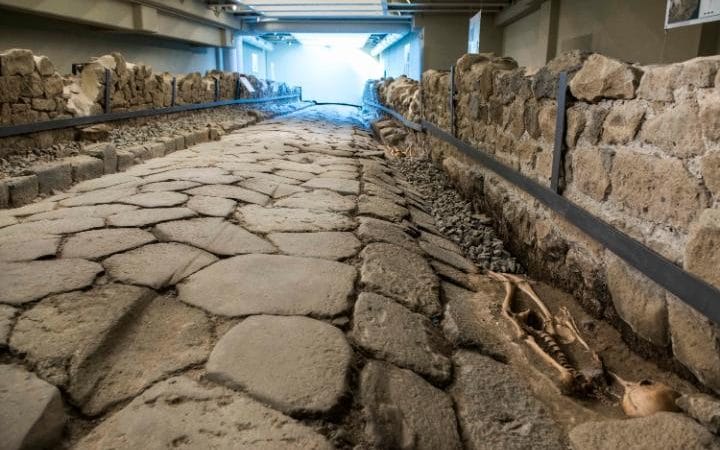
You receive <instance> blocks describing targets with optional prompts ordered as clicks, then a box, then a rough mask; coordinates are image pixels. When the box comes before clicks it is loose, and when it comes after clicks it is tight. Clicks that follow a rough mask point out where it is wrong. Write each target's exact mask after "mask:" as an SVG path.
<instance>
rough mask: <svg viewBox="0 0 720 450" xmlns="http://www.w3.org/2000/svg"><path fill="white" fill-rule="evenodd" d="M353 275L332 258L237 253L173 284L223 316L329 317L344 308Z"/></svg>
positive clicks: (194, 302)
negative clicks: (183, 280)
mask: <svg viewBox="0 0 720 450" xmlns="http://www.w3.org/2000/svg"><path fill="white" fill-rule="evenodd" d="M228 274H233V276H232V277H228ZM355 278H356V272H355V269H354V268H353V267H352V266H349V265H346V264H342V263H338V262H334V261H325V260H322V259H315V258H298V257H295V256H281V255H242V256H236V257H234V258H230V259H225V260H222V261H220V262H218V263H216V264H213V265H212V266H210V267H208V268H206V269H204V270H201V271H200V272H198V273H196V274H195V275H193V276H191V277H190V278H188V279H187V280H186V281H185V282H184V283H181V284H180V285H179V286H178V288H179V296H178V298H179V299H180V300H182V301H184V302H186V303H188V304H191V305H194V306H197V307H199V308H203V309H205V310H207V311H209V312H211V313H213V314H220V315H225V316H247V315H251V314H278V315H295V314H297V315H311V316H318V317H333V316H336V315H339V314H342V313H343V312H345V311H347V310H348V309H349V308H350V303H349V296H350V293H351V292H352V290H353V285H354V282H355Z"/></svg>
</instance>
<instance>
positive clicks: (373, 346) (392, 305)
mask: <svg viewBox="0 0 720 450" xmlns="http://www.w3.org/2000/svg"><path fill="white" fill-rule="evenodd" d="M352 336H353V338H354V339H355V341H356V342H357V343H358V344H359V345H360V346H361V347H362V348H363V349H365V350H366V351H367V352H369V353H370V355H372V357H374V358H376V359H382V360H385V361H388V362H391V363H393V364H395V365H397V366H399V367H403V368H405V369H410V370H413V371H414V372H417V373H418V374H420V375H424V376H425V377H427V378H428V379H430V380H433V381H435V382H437V383H440V384H442V383H445V382H447V381H448V380H449V379H450V376H451V373H452V362H451V361H450V358H449V357H448V356H447V355H449V354H450V351H451V349H450V345H449V344H448V343H447V342H446V341H445V339H444V338H443V337H442V335H441V334H440V333H439V332H438V331H437V330H436V329H435V328H434V327H433V325H432V323H431V322H430V319H428V318H427V317H425V316H423V315H421V314H417V313H414V312H411V311H409V310H408V309H407V308H405V307H404V306H402V305H400V304H398V303H396V302H394V301H393V300H390V299H389V298H387V297H383V296H381V295H376V294H370V293H367V292H363V293H362V294H360V296H359V298H358V301H357V302H356V303H355V313H354V315H353V330H352Z"/></svg>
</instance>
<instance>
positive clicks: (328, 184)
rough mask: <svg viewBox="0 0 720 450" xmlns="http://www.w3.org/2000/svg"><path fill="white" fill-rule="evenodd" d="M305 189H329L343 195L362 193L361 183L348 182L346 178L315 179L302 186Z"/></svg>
mask: <svg viewBox="0 0 720 450" xmlns="http://www.w3.org/2000/svg"><path fill="white" fill-rule="evenodd" d="M302 186H303V187H307V188H313V189H328V190H331V191H335V192H339V193H341V194H353V195H357V194H359V193H360V183H358V182H357V181H355V180H346V179H344V178H319V177H318V178H313V179H312V180H309V181H306V182H305V183H303V184H302Z"/></svg>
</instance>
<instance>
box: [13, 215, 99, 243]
mask: <svg viewBox="0 0 720 450" xmlns="http://www.w3.org/2000/svg"><path fill="white" fill-rule="evenodd" d="M103 225H105V221H104V220H103V219H100V218H98V217H84V218H79V217H78V218H76V217H70V218H66V219H55V220H38V221H35V222H24V223H18V224H16V225H10V226H9V227H5V228H3V229H2V230H0V242H4V241H6V240H7V239H6V238H8V237H12V236H14V235H25V236H30V235H48V234H69V233H77V232H80V231H85V230H90V229H93V228H100V227H102V226H103Z"/></svg>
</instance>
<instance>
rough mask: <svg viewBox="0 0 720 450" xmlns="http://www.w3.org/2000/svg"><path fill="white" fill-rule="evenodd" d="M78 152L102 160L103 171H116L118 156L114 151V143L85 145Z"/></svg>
mask: <svg viewBox="0 0 720 450" xmlns="http://www.w3.org/2000/svg"><path fill="white" fill-rule="evenodd" d="M80 153H82V154H84V155H88V156H92V157H93V158H98V159H101V160H102V161H103V164H104V169H103V171H104V173H105V174H110V173H115V172H117V168H118V156H117V152H116V151H115V145H113V144H112V143H110V142H103V143H98V144H93V145H87V146H84V147H83V148H82V150H81V151H80Z"/></svg>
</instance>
